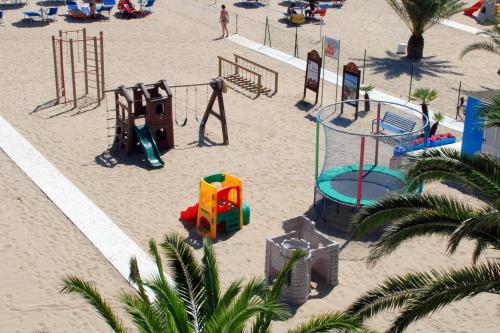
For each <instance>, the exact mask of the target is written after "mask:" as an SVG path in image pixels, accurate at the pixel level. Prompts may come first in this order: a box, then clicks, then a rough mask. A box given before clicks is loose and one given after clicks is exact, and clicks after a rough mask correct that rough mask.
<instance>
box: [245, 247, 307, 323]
mask: <svg viewBox="0 0 500 333" xmlns="http://www.w3.org/2000/svg"><path fill="white" fill-rule="evenodd" d="M305 255H306V253H305V252H304V251H301V250H297V251H294V252H293V254H292V256H291V257H290V258H289V259H288V260H287V261H286V262H285V264H284V265H283V267H282V268H281V270H280V271H279V272H278V274H277V276H276V279H275V280H274V281H273V284H272V287H271V289H270V290H269V292H268V293H267V295H266V296H265V297H266V299H270V300H273V301H276V302H278V301H279V298H280V294H281V290H282V289H283V286H284V285H288V284H290V278H291V274H292V270H293V267H294V266H295V264H296V263H297V261H299V260H300V259H301V258H303V257H304V256H305ZM271 320H272V315H271V314H269V313H261V314H259V315H258V316H257V319H256V320H255V322H254V324H253V327H252V333H266V332H268V331H269V327H270V325H271Z"/></svg>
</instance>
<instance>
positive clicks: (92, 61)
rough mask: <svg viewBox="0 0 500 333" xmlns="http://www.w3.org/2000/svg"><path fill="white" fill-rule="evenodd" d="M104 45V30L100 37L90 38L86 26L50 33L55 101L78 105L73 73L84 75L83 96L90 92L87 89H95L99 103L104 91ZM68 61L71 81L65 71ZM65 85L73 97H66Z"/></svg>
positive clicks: (75, 77) (67, 95)
mask: <svg viewBox="0 0 500 333" xmlns="http://www.w3.org/2000/svg"><path fill="white" fill-rule="evenodd" d="M103 46H104V36H103V33H102V32H100V33H99V37H96V36H93V37H89V36H87V30H86V29H85V28H83V29H81V30H71V31H62V30H60V31H59V35H58V37H55V36H52V55H53V61H54V75H55V88H56V101H57V103H58V104H59V103H61V102H64V104H66V103H68V102H73V106H74V107H77V106H78V89H77V88H78V87H77V75H76V74H83V78H84V87H85V92H84V96H87V95H88V94H89V91H90V89H92V90H95V92H96V97H97V103H98V104H99V105H101V101H102V100H103V99H104V90H105V88H104V87H105V81H104V48H103ZM75 49H76V50H75ZM82 60H83V64H82ZM67 63H69V64H70V71H69V75H70V77H71V82H70V84H68V80H67V75H68V72H67V71H66V70H65V66H66V64H67ZM68 86H71V95H72V98H69V94H68V89H67V88H68Z"/></svg>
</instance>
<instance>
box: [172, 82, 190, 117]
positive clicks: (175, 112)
mask: <svg viewBox="0 0 500 333" xmlns="http://www.w3.org/2000/svg"><path fill="white" fill-rule="evenodd" d="M174 95H175V96H174V101H175V100H176V97H177V94H175V89H174ZM187 96H188V88H187V87H186V111H185V114H184V121H183V122H182V124H179V121H178V120H177V110H176V109H175V108H174V114H175V123H176V124H177V126H179V127H184V126H186V124H187V120H188V119H187V108H188V98H187ZM174 104H176V103H174Z"/></svg>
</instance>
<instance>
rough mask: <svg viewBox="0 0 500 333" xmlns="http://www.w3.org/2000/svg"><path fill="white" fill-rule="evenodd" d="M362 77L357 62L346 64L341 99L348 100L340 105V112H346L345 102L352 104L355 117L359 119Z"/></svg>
mask: <svg viewBox="0 0 500 333" xmlns="http://www.w3.org/2000/svg"><path fill="white" fill-rule="evenodd" d="M360 77H361V71H360V70H359V69H358V66H356V64H355V63H353V62H350V63H348V64H347V65H344V73H343V76H342V98H341V101H347V102H346V103H342V104H341V105H340V114H342V112H344V104H349V105H352V106H354V108H355V112H354V119H358V106H359V102H358V99H359V84H360Z"/></svg>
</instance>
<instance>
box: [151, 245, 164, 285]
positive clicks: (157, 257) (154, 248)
mask: <svg viewBox="0 0 500 333" xmlns="http://www.w3.org/2000/svg"><path fill="white" fill-rule="evenodd" d="M148 245H149V253H150V254H151V255H152V256H153V257H154V258H155V263H156V268H157V269H158V273H159V276H160V278H162V279H165V272H164V270H163V263H162V261H161V256H160V252H159V251H158V246H157V245H156V242H155V240H154V239H150V240H149V242H148Z"/></svg>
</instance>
